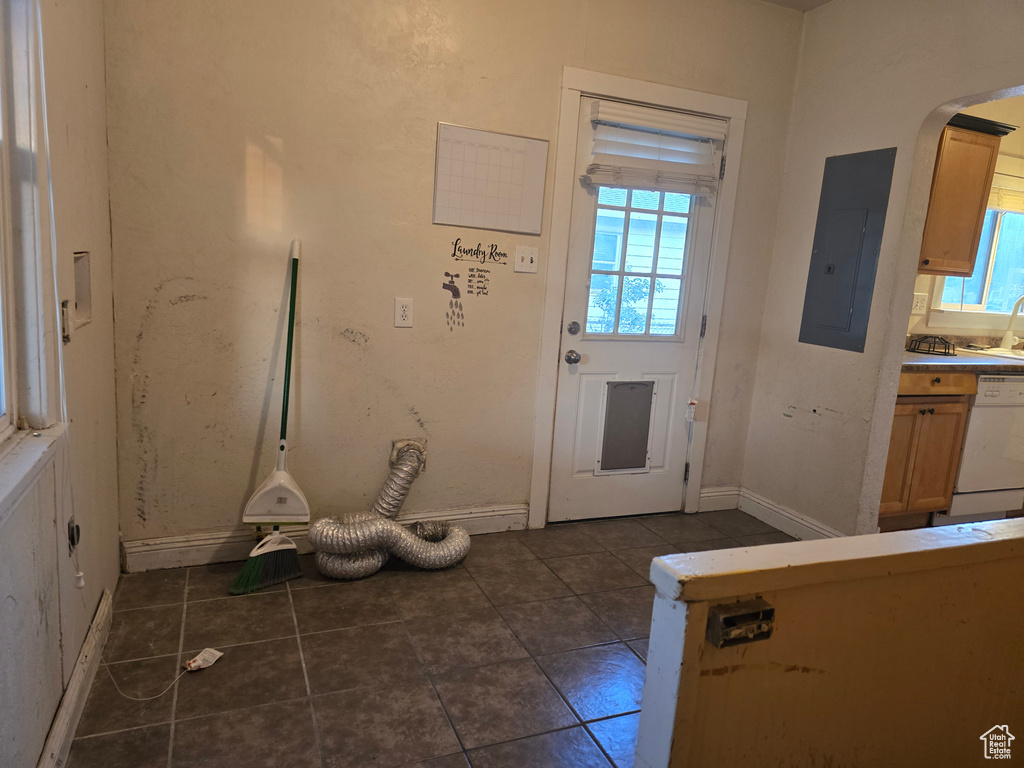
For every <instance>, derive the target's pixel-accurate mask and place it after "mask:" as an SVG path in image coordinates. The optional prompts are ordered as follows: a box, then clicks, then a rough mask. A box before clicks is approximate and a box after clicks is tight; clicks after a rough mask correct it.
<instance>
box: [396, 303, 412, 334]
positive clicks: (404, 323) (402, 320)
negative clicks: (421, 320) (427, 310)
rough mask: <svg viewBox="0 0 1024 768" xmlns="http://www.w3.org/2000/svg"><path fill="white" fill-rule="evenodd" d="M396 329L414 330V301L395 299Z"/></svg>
mask: <svg viewBox="0 0 1024 768" xmlns="http://www.w3.org/2000/svg"><path fill="white" fill-rule="evenodd" d="M395 328H412V299H395Z"/></svg>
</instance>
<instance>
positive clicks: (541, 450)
mask: <svg viewBox="0 0 1024 768" xmlns="http://www.w3.org/2000/svg"><path fill="white" fill-rule="evenodd" d="M581 96H594V97H597V98H601V97H604V98H610V99H619V100H623V101H633V102H639V103H642V104H650V105H652V106H663V107H674V108H677V109H685V110H688V111H691V112H702V113H704V114H708V115H713V116H715V117H722V118H726V119H728V120H729V138H728V140H727V144H726V156H727V158H728V161H727V162H726V166H725V178H724V179H723V180H722V183H721V185H720V186H719V192H718V201H717V205H718V207H717V210H716V215H715V224H714V232H713V235H712V246H711V263H710V264H709V267H708V284H707V286H706V287H705V292H704V314H706V315H707V318H708V322H707V328H706V331H705V335H704V341H703V343H702V345H701V347H700V350H699V351H698V353H697V386H696V397H697V399H698V401H699V404H698V407H697V409H696V417H695V420H694V423H693V440H692V442H691V445H690V450H689V455H688V460H689V462H690V480H689V482H688V483H687V485H686V500H685V505H684V506H685V509H687V510H689V511H692V512H696V511H697V506H698V502H699V499H700V479H701V473H702V471H703V467H704V448H705V444H706V442H707V418H708V414H709V412H710V410H711V409H710V402H709V398H710V393H711V392H712V384H713V380H714V371H715V357H716V352H717V349H718V335H719V330H720V327H721V323H720V320H721V315H722V304H723V298H724V295H725V276H726V270H727V268H728V266H729V244H730V241H731V236H732V219H733V212H734V210H735V205H736V188H737V181H738V177H739V166H740V152H741V149H742V146H743V128H744V124H745V122H746V116H747V102H746V101H743V100H741V99H733V98H729V97H726V96H715V95H712V94H708V93H701V92H699V91H691V90H687V89H685V88H676V87H674V86H670V85H661V84H658V83H651V82H647V81H644V80H633V79H631V78H627V77H619V76H617V75H607V74H603V73H600V72H592V71H589V70H585V69H577V68H575V67H563V68H562V92H561V100H560V105H559V113H558V134H557V137H556V139H555V171H554V191H553V196H552V198H553V202H552V210H551V236H550V239H549V245H548V258H547V273H546V274H547V276H546V278H545V281H546V282H545V293H544V314H543V319H542V321H541V343H540V363H539V365H538V366H537V389H536V394H535V396H534V421H533V466H532V473H531V479H530V514H529V521H528V527H530V528H543V527H544V525H545V524H546V522H547V515H548V494H549V491H550V485H551V451H552V449H553V445H554V428H555V391H556V385H557V383H558V363H559V360H558V350H559V348H560V345H561V337H562V312H563V307H564V304H565V285H566V268H567V266H568V257H569V222H570V218H571V217H570V212H571V210H572V195H573V190H574V188H575V178H574V172H575V167H576V141H577V126H578V124H579V110H580V97H581ZM705 393H707V394H705Z"/></svg>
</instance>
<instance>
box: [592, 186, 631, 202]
mask: <svg viewBox="0 0 1024 768" xmlns="http://www.w3.org/2000/svg"><path fill="white" fill-rule="evenodd" d="M627 194H629V190H626V189H617V188H615V187H598V188H597V202H598V203H599V204H600V205H618V206H620V207H621V206H624V205H625V204H626V195H627Z"/></svg>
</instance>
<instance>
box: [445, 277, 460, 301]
mask: <svg viewBox="0 0 1024 768" xmlns="http://www.w3.org/2000/svg"><path fill="white" fill-rule="evenodd" d="M444 276H445V277H447V278H448V282H447V283H441V287H442V288H444V289H445V290H446V291H449V292H450V293H451V295H452V298H453V299H459V298H462V292H461V291H460V290H459V286H457V285H456V284H455V278H456V277H458V276H459V273H458V272H456V273H455V274H454V275H453V274H451V273H450V272H445V273H444Z"/></svg>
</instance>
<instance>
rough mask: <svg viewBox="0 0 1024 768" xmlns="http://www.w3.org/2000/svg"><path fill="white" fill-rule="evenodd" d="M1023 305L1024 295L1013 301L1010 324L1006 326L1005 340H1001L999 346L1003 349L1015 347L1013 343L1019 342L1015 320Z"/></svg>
mask: <svg viewBox="0 0 1024 768" xmlns="http://www.w3.org/2000/svg"><path fill="white" fill-rule="evenodd" d="M1021 305H1024V295H1022V296H1021V297H1020V298H1019V299H1017V301H1015V302H1014V303H1013V309H1011V310H1010V324H1009V325H1007V326H1006V333H1005V334H1004V335H1003V340H1002V341H1001V342H999V346H1000V347H1001V348H1003V349H1013V345H1014V344H1016V343H1017V337H1016V336H1014V335H1013V321H1014V320H1016V319H1017V313H1018V312H1020V308H1021Z"/></svg>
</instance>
